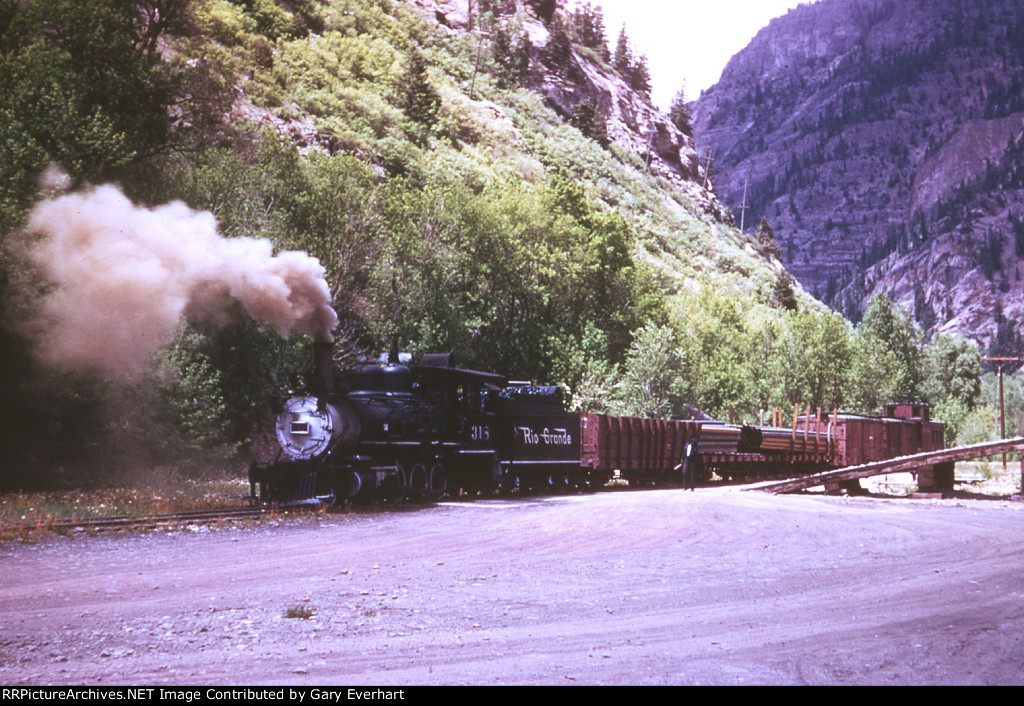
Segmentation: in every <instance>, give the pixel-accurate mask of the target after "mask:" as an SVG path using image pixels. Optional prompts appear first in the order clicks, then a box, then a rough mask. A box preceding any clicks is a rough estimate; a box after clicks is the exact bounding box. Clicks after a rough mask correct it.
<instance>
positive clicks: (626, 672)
mask: <svg viewBox="0 0 1024 706" xmlns="http://www.w3.org/2000/svg"><path fill="white" fill-rule="evenodd" d="M289 616H298V617H289ZM0 683H2V684H5V685H44V684H84V685H97V684H102V685H114V684H130V685H164V684H177V685H181V684H188V685H200V684H212V685H267V684H272V685H285V686H286V685H328V684H332V685H338V684H344V685H362V684H374V685H385V686H401V685H418V684H445V685H455V684H478V685H490V684H494V685H503V684H1024V505H1022V504H1020V503H1010V502H1004V501H984V500H908V499H893V500H886V499H878V498H840V497H824V496H780V497H775V496H770V495H766V494H764V493H760V492H750V491H742V490H739V489H736V488H714V489H699V490H698V491H697V492H685V491H682V490H659V491H649V492H609V493H599V494H596V495H590V496H564V497H552V498H543V499H525V500H515V501H505V500H489V501H479V502H473V503H446V504H441V505H438V506H435V507H430V508H426V509H419V510H414V511H403V512H391V513H385V514H371V515H336V516H328V517H318V518H307V519H302V520H287V521H279V522H273V523H264V524H260V525H258V526H253V527H246V528H234V529H232V528H227V529H216V530H210V529H205V528H191V529H190V530H186V531H178V532H175V533H171V534H152V533H151V534H137V535H117V536H100V537H81V536H79V537H74V538H53V539H47V540H44V541H41V542H39V543H37V544H7V545H4V546H2V547H0Z"/></svg>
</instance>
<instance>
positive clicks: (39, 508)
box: [0, 469, 249, 541]
mask: <svg viewBox="0 0 1024 706" xmlns="http://www.w3.org/2000/svg"><path fill="white" fill-rule="evenodd" d="M248 494H249V483H248V481H247V480H246V479H244V478H242V477H241V475H239V477H235V478H230V477H218V478H201V479H194V478H188V477H185V476H183V475H181V474H180V473H177V472H175V471H171V470H161V469H154V470H149V471H147V472H146V473H145V474H140V475H139V476H138V477H136V478H135V479H133V482H132V483H131V484H128V483H125V484H123V485H121V486H119V487H106V488H94V489H85V488H78V489H74V490H68V491H60V492H53V491H51V492H41V491H37V492H10V493H4V494H2V495H0V541H9V540H12V539H27V538H29V537H30V536H34V535H39V534H46V533H47V532H49V531H50V526H51V525H53V524H56V523H63V522H69V521H70V522H74V521H78V520H91V519H101V518H110V517H141V516H146V515H156V514H162V513H170V512H188V511H194V510H215V509H218V508H228V507H238V506H240V505H241V504H242V498H243V497H244V496H247V495H248Z"/></svg>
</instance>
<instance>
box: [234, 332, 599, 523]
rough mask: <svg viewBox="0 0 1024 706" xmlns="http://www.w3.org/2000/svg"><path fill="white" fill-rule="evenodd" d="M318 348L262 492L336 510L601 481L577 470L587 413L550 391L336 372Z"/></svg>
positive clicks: (461, 379)
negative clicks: (369, 499) (357, 502)
mask: <svg viewBox="0 0 1024 706" xmlns="http://www.w3.org/2000/svg"><path fill="white" fill-rule="evenodd" d="M330 355H331V354H330V347H329V344H320V343H318V344H315V357H316V361H317V363H316V370H317V372H316V374H315V375H314V381H312V384H311V385H309V386H307V388H308V389H305V390H303V391H302V392H300V393H299V394H297V395H296V396H294V397H292V398H291V399H289V400H288V401H287V402H286V403H285V404H284V407H283V409H282V411H281V413H280V414H279V415H278V418H277V424H276V433H277V440H278V442H279V444H280V447H281V454H280V455H279V457H278V459H277V460H276V461H274V462H273V463H270V464H266V465H260V464H256V463H254V464H253V465H252V466H251V467H250V471H249V481H250V484H251V485H252V487H253V495H254V496H256V488H257V486H258V487H259V496H258V497H259V498H260V499H262V500H264V501H272V502H277V503H281V504H289V505H299V504H306V503H316V504H326V505H331V504H333V503H334V502H335V501H336V500H337V499H338V498H356V497H361V496H383V497H419V498H426V499H436V498H439V497H441V496H442V495H443V494H444V493H445V491H446V490H448V489H449V488H451V489H456V488H458V489H465V490H467V491H471V492H472V491H479V492H486V491H490V490H494V489H504V490H512V489H516V488H525V487H534V488H541V487H547V488H552V489H554V488H566V489H568V488H588V487H593V486H595V485H598V484H601V483H603V482H604V480H606V478H604V476H603V475H602V474H600V473H598V472H596V471H594V470H593V469H587V468H582V467H581V466H580V438H579V428H580V418H579V415H578V414H572V413H568V412H566V411H565V410H564V405H563V401H562V395H561V391H560V390H559V388H557V387H553V386H537V385H527V384H510V383H509V381H508V379H507V378H505V377H503V376H500V375H495V374H491V373H484V372H478V371H473V370H463V369H460V368H455V367H452V365H451V359H450V356H448V355H446V354H438V355H426V356H423V359H422V360H421V362H420V364H419V365H416V366H406V365H401V364H388V365H376V364H372V365H362V366H357V367H355V368H352V369H351V370H348V371H346V372H344V373H342V374H340V375H335V373H334V371H333V368H332V361H331V357H330Z"/></svg>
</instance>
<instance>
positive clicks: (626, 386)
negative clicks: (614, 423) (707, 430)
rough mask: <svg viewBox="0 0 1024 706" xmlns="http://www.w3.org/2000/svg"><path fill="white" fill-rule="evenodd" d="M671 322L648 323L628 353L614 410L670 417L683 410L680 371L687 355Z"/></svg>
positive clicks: (677, 414) (619, 412)
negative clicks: (661, 323)
mask: <svg viewBox="0 0 1024 706" xmlns="http://www.w3.org/2000/svg"><path fill="white" fill-rule="evenodd" d="M677 336H678V334H677V332H676V331H675V330H674V329H673V328H672V327H670V326H654V325H650V324H649V325H647V326H645V327H643V328H642V329H640V331H638V332H637V334H636V337H635V339H634V341H633V345H632V346H631V347H630V349H629V352H628V353H627V355H626V364H625V366H624V367H623V371H622V379H621V382H620V383H619V385H618V388H617V390H616V400H615V402H613V404H612V410H613V411H614V412H615V413H616V414H622V415H626V416H633V417H653V418H658V419H668V418H671V417H680V416H682V414H683V408H682V405H683V402H684V398H683V393H684V390H683V384H682V380H681V375H680V373H681V371H682V370H683V368H684V366H685V364H686V359H685V353H684V351H683V349H682V348H681V347H680V346H679V343H678V338H677Z"/></svg>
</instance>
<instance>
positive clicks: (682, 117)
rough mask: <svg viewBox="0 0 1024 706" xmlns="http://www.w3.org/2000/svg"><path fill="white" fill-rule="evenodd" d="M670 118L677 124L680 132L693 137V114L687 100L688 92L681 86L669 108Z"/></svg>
mask: <svg viewBox="0 0 1024 706" xmlns="http://www.w3.org/2000/svg"><path fill="white" fill-rule="evenodd" d="M668 117H669V120H671V121H672V124H673V125H675V126H676V129H677V130H679V132H681V133H683V134H684V135H686V136H687V137H693V115H692V114H691V113H690V106H689V105H688V104H687V102H686V93H685V91H684V89H682V88H680V89H679V91H678V92H677V93H676V95H675V97H674V98H672V103H671V105H670V106H669V109H668Z"/></svg>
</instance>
